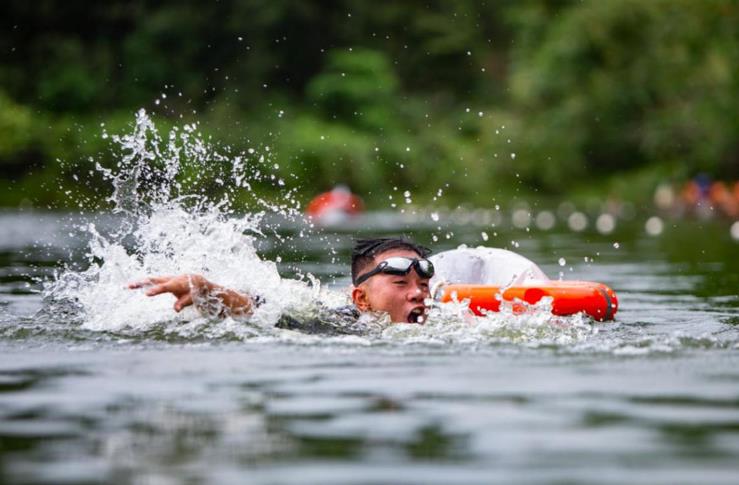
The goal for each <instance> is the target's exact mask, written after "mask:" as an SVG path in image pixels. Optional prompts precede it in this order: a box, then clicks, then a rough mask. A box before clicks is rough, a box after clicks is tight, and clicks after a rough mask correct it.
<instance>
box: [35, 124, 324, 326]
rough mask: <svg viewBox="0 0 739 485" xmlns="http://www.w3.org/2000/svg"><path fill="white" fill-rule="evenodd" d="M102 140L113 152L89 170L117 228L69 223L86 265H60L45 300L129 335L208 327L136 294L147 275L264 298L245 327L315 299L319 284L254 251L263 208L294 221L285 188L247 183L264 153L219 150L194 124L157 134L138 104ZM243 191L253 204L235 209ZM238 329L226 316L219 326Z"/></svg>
mask: <svg viewBox="0 0 739 485" xmlns="http://www.w3.org/2000/svg"><path fill="white" fill-rule="evenodd" d="M110 138H111V140H112V141H113V142H114V144H115V145H116V146H117V147H118V152H119V153H120V157H119V159H118V161H117V163H116V164H115V165H114V166H113V167H104V166H102V165H100V164H98V165H97V169H98V171H99V172H100V173H101V174H102V175H103V176H104V178H105V179H106V180H108V181H109V182H110V183H111V186H112V189H113V190H112V194H111V196H110V197H109V198H108V201H109V202H110V203H111V204H112V206H113V209H112V213H113V214H115V215H116V217H117V218H116V221H117V227H116V228H115V229H114V230H113V231H111V232H107V233H105V234H104V233H103V232H102V231H100V230H98V227H96V225H95V224H94V223H86V224H82V225H80V226H79V227H77V229H78V230H79V231H80V232H82V233H83V234H85V235H86V236H87V237H89V240H90V242H89V247H88V251H87V255H86V257H87V262H88V263H89V267H88V269H86V270H85V271H74V270H72V269H70V268H67V269H65V270H64V271H61V272H60V273H59V274H58V275H57V276H56V278H55V279H54V281H52V282H50V283H49V284H47V286H46V287H45V289H44V293H45V296H46V297H47V300H49V301H51V302H55V303H57V304H58V303H60V302H66V303H69V304H71V303H74V304H75V305H78V306H79V308H80V309H81V311H82V313H83V315H84V316H83V318H82V319H81V321H82V324H81V325H82V327H83V328H84V329H87V330H96V331H108V332H120V333H127V334H140V333H142V332H148V331H152V330H153V329H155V328H159V329H161V327H162V325H163V324H164V325H165V327H166V328H170V327H172V328H174V327H177V328H178V331H181V333H192V332H193V331H194V330H195V329H194V328H192V327H198V328H199V327H204V328H205V327H208V326H209V325H210V324H209V322H208V321H207V319H205V318H202V317H200V316H199V315H198V314H197V312H196V311H195V310H193V309H190V308H188V309H186V310H185V311H183V312H181V313H180V314H175V313H174V312H173V310H172V304H173V301H172V299H171V298H168V297H166V296H162V297H157V298H144V297H143V295H142V294H141V293H140V292H138V291H131V290H128V289H127V288H126V285H127V283H129V282H131V281H134V280H137V279H141V278H144V277H146V276H150V275H172V274H182V273H198V274H202V275H204V276H205V277H206V278H208V279H210V280H212V281H217V282H218V283H219V284H222V285H224V286H227V287H230V288H234V289H236V290H240V291H244V292H247V293H250V294H259V295H262V296H263V297H264V298H265V301H266V303H265V304H264V305H261V306H260V307H259V308H258V309H257V311H256V312H255V314H254V317H253V318H252V319H250V322H249V324H250V326H251V327H252V329H253V328H254V327H255V326H256V327H259V328H270V327H271V326H273V325H274V323H275V321H276V320H277V318H279V316H280V314H281V313H282V311H283V309H284V308H285V307H286V306H289V305H297V304H299V303H301V302H303V301H306V300H315V298H316V296H317V294H318V292H319V291H320V286H319V285H318V283H317V280H315V279H310V278H308V279H306V280H304V281H298V280H288V279H283V278H281V277H280V275H279V273H278V271H277V267H276V264H275V263H274V262H272V261H266V260H262V259H261V258H260V257H259V256H258V254H257V252H256V249H255V241H256V239H257V238H264V237H265V230H268V229H270V228H265V225H264V223H263V218H264V216H265V214H266V213H268V212H269V213H270V214H280V215H282V216H283V218H297V217H299V212H298V211H297V204H296V203H295V201H294V200H292V199H291V198H290V197H289V193H288V194H287V195H288V197H286V201H285V202H284V203H282V204H275V203H272V202H270V201H267V200H265V199H262V198H260V197H258V196H257V195H255V194H254V193H253V191H252V184H253V183H255V182H258V181H260V180H261V179H263V178H264V175H263V173H264V172H265V171H266V170H267V163H268V162H267V161H265V158H266V157H265V156H264V155H260V154H259V153H257V152H256V151H254V150H250V152H252V153H241V154H237V155H230V154H224V153H221V152H219V151H218V150H216V149H215V148H214V147H213V146H212V145H210V144H208V143H206V142H205V141H204V138H203V136H202V135H201V134H200V133H199V132H198V127H197V125H195V124H190V125H185V126H184V127H183V128H178V127H175V128H173V129H172V130H171V131H170V132H169V134H168V136H167V137H165V138H163V137H162V136H161V135H160V133H159V131H158V130H157V128H156V126H155V125H154V122H153V121H152V119H151V118H150V117H149V116H148V115H147V114H146V112H144V111H143V110H141V111H139V112H138V113H137V116H136V122H135V126H134V129H133V132H132V133H131V134H128V135H123V136H118V135H115V136H112V137H110ZM213 194H216V195H213ZM245 196H248V197H250V200H249V202H250V203H251V205H253V206H255V207H258V208H259V209H260V210H258V211H257V212H251V213H245V214H240V213H238V212H237V211H235V210H234V209H233V206H234V204H233V201H234V200H236V199H237V198H238V199H240V200H243V199H244V197H245ZM184 323H188V324H189V327H188V326H187V325H184ZM237 326H238V325H236V324H235V323H229V322H225V323H222V324H221V325H220V327H219V328H228V327H233V328H232V329H231V330H233V329H234V328H236V327H237ZM243 326H244V325H242V327H243ZM231 330H229V331H231ZM242 333H243V332H242ZM247 333H249V332H247Z"/></svg>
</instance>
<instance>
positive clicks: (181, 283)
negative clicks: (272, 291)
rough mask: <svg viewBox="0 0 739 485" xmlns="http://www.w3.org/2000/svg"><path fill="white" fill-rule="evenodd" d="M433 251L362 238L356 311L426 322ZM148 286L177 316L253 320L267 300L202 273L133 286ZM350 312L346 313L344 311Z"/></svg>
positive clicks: (356, 257)
mask: <svg viewBox="0 0 739 485" xmlns="http://www.w3.org/2000/svg"><path fill="white" fill-rule="evenodd" d="M430 252H431V251H430V250H429V249H428V248H425V247H423V246H420V245H418V244H416V243H414V242H411V241H409V240H406V239H401V238H376V239H360V240H358V241H357V243H356V245H355V246H354V248H353V250H352V264H351V272H352V283H353V285H352V289H351V298H352V302H353V308H352V309H351V310H352V313H356V316H357V317H358V316H359V314H360V313H365V312H385V313H387V314H388V315H389V316H390V320H391V321H392V322H394V323H401V322H402V323H422V322H423V321H424V320H425V317H426V314H427V312H428V308H427V306H426V301H427V299H429V298H430V296H431V295H430V292H429V280H430V279H431V277H432V276H434V265H433V264H432V263H431V261H429V260H428V259H427V256H428V255H429V254H430ZM128 287H129V288H130V289H137V288H144V287H147V289H146V295H147V296H155V295H161V294H164V293H170V294H172V295H174V297H175V298H177V300H176V301H175V304H174V310H175V311H176V312H179V311H181V310H182V309H183V308H185V307H188V306H190V305H193V304H194V305H195V306H196V307H197V308H198V310H200V311H201V312H202V313H205V314H208V315H219V316H249V315H251V314H252V313H253V311H254V309H255V308H256V307H257V306H259V305H260V303H261V302H262V299H261V297H259V296H258V295H248V294H245V293H241V292H238V291H235V290H232V289H229V288H225V287H223V286H220V285H218V284H216V283H213V282H211V281H208V280H207V279H206V278H205V277H203V276H202V275H198V274H185V275H177V276H155V277H151V278H147V279H144V280H142V281H137V282H134V283H131V284H129V285H128ZM338 311H341V312H343V313H346V309H338Z"/></svg>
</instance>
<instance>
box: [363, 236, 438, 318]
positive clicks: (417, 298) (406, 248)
mask: <svg viewBox="0 0 739 485" xmlns="http://www.w3.org/2000/svg"><path fill="white" fill-rule="evenodd" d="M430 252H431V251H430V250H429V249H428V248H425V247H423V246H420V245H418V244H416V243H414V242H411V241H408V240H407V239H401V238H377V239H360V240H358V241H357V242H356V244H355V246H354V250H353V251H352V282H353V283H354V288H353V289H352V300H353V301H354V304H355V305H356V307H357V308H358V309H359V310H360V311H379V312H387V313H388V314H389V315H390V319H391V320H392V321H393V322H407V323H421V322H422V321H423V319H424V318H425V314H426V305H425V300H426V299H427V298H429V296H430V295H429V279H430V278H431V276H432V275H433V266H432V265H431V264H430V263H429V262H428V261H427V260H426V259H425V258H426V256H428V255H429V254H430ZM388 268H389V269H390V270H388ZM392 268H399V270H395V271H393V270H392Z"/></svg>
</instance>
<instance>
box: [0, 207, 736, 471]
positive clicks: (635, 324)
mask: <svg viewBox="0 0 739 485" xmlns="http://www.w3.org/2000/svg"><path fill="white" fill-rule="evenodd" d="M448 217H449V220H448V221H445V220H444V219H443V218H442V220H441V221H440V222H441V223H443V224H444V229H445V230H448V231H449V232H453V235H452V236H450V237H449V239H447V238H446V237H442V238H441V239H440V240H439V241H438V242H437V243H436V244H435V248H434V249H436V250H441V249H446V248H451V247H456V246H457V245H458V244H461V243H467V244H470V245H475V244H480V243H482V242H483V241H482V239H481V232H482V231H481V224H487V221H479V220H476V219H475V217H467V218H460V217H459V214H457V215H456V216H454V217H452V215H449V216H448ZM75 219H79V217H76V218H75V217H72V216H71V215H68V214H54V213H33V212H31V213H17V212H16V213H5V214H3V215H2V216H0V227H2V232H1V233H0V305H1V306H0V322H1V327H0V328H1V329H2V333H1V334H0V335H1V336H0V482H2V483H103V482H104V483H336V484H344V483H362V484H364V483H419V484H427V483H511V482H517V483H594V482H598V483H666V484H667V483H669V484H674V483H736V482H737V479H739V460H737V458H739V351H738V349H739V329H738V328H737V324H739V297H737V287H738V285H737V282H738V281H739V277H738V276H737V274H739V273H738V270H739V265H738V264H737V259H736V258H735V257H734V255H735V254H736V251H737V248H738V247H739V245H738V244H737V243H736V242H735V241H733V240H732V239H731V238H730V236H729V233H728V229H727V225H726V224H725V223H723V222H696V221H693V222H690V221H681V222H679V223H675V224H673V223H672V222H670V221H669V220H668V221H667V224H666V225H665V228H664V231H663V233H662V234H661V235H659V236H656V237H651V236H647V235H646V234H645V233H644V230H643V222H640V221H639V220H638V217H637V218H635V220H634V221H632V222H624V223H623V224H621V225H620V226H619V227H617V228H616V230H615V231H614V232H613V233H612V234H610V235H608V236H603V235H600V234H598V233H597V232H595V231H588V230H586V231H584V232H582V233H576V232H572V231H569V230H566V229H563V228H561V227H559V228H555V229H554V230H552V231H547V232H545V231H537V230H535V229H534V230H531V231H529V232H527V231H523V230H517V229H514V228H512V227H510V226H508V227H507V228H506V226H505V224H501V226H502V228H501V229H500V230H499V232H497V234H498V235H497V237H493V236H492V231H491V236H489V237H490V238H491V239H490V240H489V241H488V242H487V243H486V244H488V245H496V246H502V247H504V246H508V247H509V248H510V249H515V250H516V251H518V252H520V253H522V254H524V255H525V256H527V257H529V258H531V259H533V260H534V261H536V262H537V263H539V264H540V265H541V267H542V269H544V271H545V272H546V273H547V274H548V275H550V276H551V277H558V275H559V274H560V273H562V274H563V277H565V278H567V279H586V280H593V281H601V282H604V283H607V284H608V285H609V286H611V287H613V288H614V289H615V290H616V291H617V293H618V295H619V299H620V310H619V312H618V314H617V319H616V321H615V322H610V323H592V322H589V321H576V322H575V321H568V322H565V323H568V324H570V325H571V326H576V327H577V328H580V326H583V328H587V329H590V330H582V329H581V331H580V332H578V333H577V334H576V335H574V336H573V334H572V333H571V332H570V333H565V332H563V333H562V334H561V335H554V337H563V336H566V337H567V338H552V335H551V334H547V335H545V336H543V337H542V336H540V335H534V336H531V335H530V334H527V333H525V332H523V333H522V332H519V333H516V332H514V331H512V330H510V329H509V331H506V332H501V331H498V332H496V331H491V332H489V333H484V332H478V331H475V330H472V329H470V338H468V339H465V338H464V337H463V336H460V335H458V334H457V335H455V336H454V337H449V336H448V335H446V336H445V335H444V334H442V335H441V336H440V337H439V338H434V335H433V334H432V333H429V332H426V333H418V334H416V333H413V332H410V333H408V334H404V333H403V332H400V333H397V334H386V335H384V336H382V337H380V338H360V337H326V338H323V337H317V336H301V335H298V334H297V333H296V332H290V331H284V332H285V335H279V334H269V335H267V334H259V333H257V334H255V335H252V334H238V333H233V332H231V333H228V334H223V335H215V334H212V332H211V333H208V332H205V333H203V332H200V333H196V334H194V335H188V334H174V335H173V334H172V333H171V332H170V333H167V332H165V334H164V335H160V334H158V333H156V332H154V333H152V332H143V331H142V332H138V333H137V331H132V330H130V329H129V330H128V331H104V330H103V331H101V330H99V329H85V328H84V327H85V325H84V322H82V324H80V322H79V321H77V320H78V319H79V316H78V315H75V314H74V312H73V311H72V310H68V311H67V312H64V311H61V310H59V309H58V308H56V307H53V306H51V307H50V306H49V304H48V303H45V302H44V300H43V295H42V294H40V293H39V289H40V283H39V282H38V278H42V279H51V278H53V273H54V271H55V270H58V268H59V267H60V266H61V264H62V263H64V262H77V263H79V265H80V267H84V266H85V265H86V264H87V262H86V261H85V260H84V258H83V256H82V255H83V254H84V253H85V251H86V248H87V246H88V242H89V241H88V240H86V239H85V238H84V237H80V236H79V235H76V234H74V233H71V232H70V231H69V227H70V224H71V222H70V220H72V221H74V220H75ZM418 219H421V218H417V220H415V221H414V220H412V218H409V217H402V216H397V215H395V216H394V215H391V214H389V213H388V214H382V213H376V214H370V215H368V216H367V217H365V218H364V219H361V220H358V221H354V222H353V223H351V224H349V225H348V226H345V227H343V228H342V229H341V230H333V231H315V232H313V233H312V234H311V235H307V236H305V237H303V238H300V239H299V240H300V244H299V246H298V247H295V246H293V247H292V250H287V249H285V248H281V246H280V244H281V243H280V234H279V233H276V234H274V235H266V236H264V237H263V238H262V239H261V240H260V241H261V242H260V244H259V246H260V247H261V250H260V252H261V253H262V255H263V257H264V258H265V259H272V260H274V259H275V258H276V256H277V255H279V254H281V255H282V258H281V261H280V263H279V268H280V271H281V272H282V273H283V275H284V276H288V277H289V276H294V275H295V274H296V273H297V272H300V271H303V272H310V273H312V274H313V275H315V277H317V278H318V279H319V280H321V281H322V282H324V283H325V284H326V285H327V286H329V287H331V288H334V289H337V290H340V289H341V288H343V287H344V286H346V285H347V284H348V279H347V278H346V273H347V269H346V266H347V261H348V249H349V247H350V245H351V240H352V237H354V236H357V235H363V234H364V235H367V234H395V233H398V232H404V233H406V234H409V235H412V236H414V237H417V238H418V239H419V240H422V241H428V240H430V238H431V234H432V233H433V230H434V227H430V226H429V225H428V224H426V223H420V222H419V221H418ZM477 219H481V218H480V217H478V218H477ZM482 219H484V217H483V218H482ZM453 221H457V222H456V223H454V222H453ZM100 224H101V227H102V226H105V223H100ZM435 224H436V223H435V222H433V225H434V226H435ZM108 225H109V226H115V225H116V224H115V221H112V222H110V223H109V224H108ZM297 231H299V228H297V227H294V226H293V227H290V226H289V225H284V226H283V229H282V235H283V236H284V235H285V234H290V233H295V232H297ZM327 234H328V235H329V236H327ZM326 240H331V241H333V245H332V246H331V247H332V248H333V249H332V250H331V251H327V250H326V246H325V241H326ZM615 245H617V246H618V247H617V248H616V247H614V246H615ZM298 250H299V251H298ZM299 253H302V254H299ZM560 258H564V260H565V264H564V265H560V262H561V261H560ZM138 297H139V298H140V299H141V301H142V302H143V300H144V299H143V298H142V297H141V296H140V295H138ZM161 298H164V299H166V298H168V297H161ZM171 303H172V302H171V301H167V302H165V304H166V306H167V307H168V306H169V305H171ZM114 311H115V310H111V312H114ZM82 318H83V320H84V318H86V317H82ZM508 318H510V319H515V318H517V317H516V316H515V315H509V316H508ZM232 324H233V323H232ZM550 324H551V325H552V326H555V327H556V324H557V322H554V321H552V322H550ZM559 324H561V322H559ZM177 325H187V324H186V323H185V324H183V323H181V322H179V323H177ZM211 325H212V326H217V325H218V323H213V324H211ZM406 326H407V325H406ZM523 326H526V324H524V325H523ZM287 334H289V335H287ZM213 335H215V336H213Z"/></svg>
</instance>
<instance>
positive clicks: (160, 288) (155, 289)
mask: <svg viewBox="0 0 739 485" xmlns="http://www.w3.org/2000/svg"><path fill="white" fill-rule="evenodd" d="M162 293H173V291H172V289H171V288H170V287H169V285H167V284H161V285H156V286H152V287H151V288H149V289H148V290H146V293H145V295H146V296H155V295H161V294H162Z"/></svg>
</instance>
